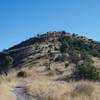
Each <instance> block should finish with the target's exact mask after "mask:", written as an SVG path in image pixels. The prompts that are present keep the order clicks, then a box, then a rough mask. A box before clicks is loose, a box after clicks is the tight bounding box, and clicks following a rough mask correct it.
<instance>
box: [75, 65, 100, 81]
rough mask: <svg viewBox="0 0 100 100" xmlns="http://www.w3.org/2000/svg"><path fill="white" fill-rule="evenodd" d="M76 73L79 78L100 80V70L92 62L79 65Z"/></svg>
mask: <svg viewBox="0 0 100 100" xmlns="http://www.w3.org/2000/svg"><path fill="white" fill-rule="evenodd" d="M74 75H75V78H78V79H90V80H100V71H99V70H98V69H97V68H96V67H94V66H93V65H91V64H90V63H85V64H82V65H78V66H77V67H76V69H75V71H74Z"/></svg>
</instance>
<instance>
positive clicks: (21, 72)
mask: <svg viewBox="0 0 100 100" xmlns="http://www.w3.org/2000/svg"><path fill="white" fill-rule="evenodd" d="M17 77H23V78H25V77H27V73H26V72H25V71H20V72H18V73H17Z"/></svg>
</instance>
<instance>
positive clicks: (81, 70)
mask: <svg viewBox="0 0 100 100" xmlns="http://www.w3.org/2000/svg"><path fill="white" fill-rule="evenodd" d="M4 73H5V74H6V75H5V74H4ZM0 74H1V75H0V90H2V91H0V93H1V94H0V98H1V99H2V100H100V43H99V42H97V41H94V40H92V39H88V38H87V37H84V36H79V35H78V34H75V33H73V34H70V33H67V32H65V31H62V32H47V33H45V34H42V35H39V34H38V35H37V36H35V37H32V38H30V39H28V40H26V41H23V42H21V43H19V44H17V45H15V46H13V47H11V48H9V49H7V50H4V51H3V52H1V53H0ZM11 90H13V91H11ZM5 95H6V96H5Z"/></svg>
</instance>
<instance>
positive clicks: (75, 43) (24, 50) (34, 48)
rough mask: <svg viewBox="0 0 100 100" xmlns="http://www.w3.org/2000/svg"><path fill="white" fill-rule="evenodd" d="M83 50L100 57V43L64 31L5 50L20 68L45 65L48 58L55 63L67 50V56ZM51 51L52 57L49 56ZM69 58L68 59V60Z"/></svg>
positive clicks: (44, 35) (42, 36)
mask: <svg viewBox="0 0 100 100" xmlns="http://www.w3.org/2000/svg"><path fill="white" fill-rule="evenodd" d="M62 45H65V46H66V47H63V48H62V49H64V50H66V49H67V50H66V51H64V50H63V51H61V46H62ZM83 50H84V51H86V52H87V53H89V54H90V55H92V56H96V57H99V56H100V43H99V42H97V41H93V40H92V39H88V38H86V37H84V36H78V35H77V34H74V33H73V34H70V33H67V32H64V31H62V32H47V33H45V34H42V35H37V36H35V37H33V38H30V39H28V40H26V41H23V42H21V43H20V44H17V45H15V46H13V47H11V48H9V49H8V50H6V51H5V52H6V53H8V54H9V55H11V56H12V57H13V58H14V64H13V67H18V68H20V67H25V66H33V65H34V64H37V65H38V64H39V65H43V64H45V63H46V62H48V60H51V62H52V63H53V62H55V59H56V58H57V57H59V56H60V55H62V53H63V52H66V55H67V56H69V55H70V56H72V55H71V54H72V52H74V53H75V52H78V53H79V54H80V53H81V52H82V51H83ZM69 51H70V52H69ZM50 53H51V57H49V54H50ZM70 53H71V54H70ZM67 58H68V57H67ZM67 58H66V61H68V59H67ZM42 60H43V61H42ZM66 61H65V62H66ZM72 63H73V62H72Z"/></svg>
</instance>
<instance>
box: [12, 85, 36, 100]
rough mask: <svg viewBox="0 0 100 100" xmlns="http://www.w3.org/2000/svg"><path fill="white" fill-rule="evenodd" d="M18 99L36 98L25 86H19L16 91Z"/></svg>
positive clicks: (28, 99) (29, 99)
mask: <svg viewBox="0 0 100 100" xmlns="http://www.w3.org/2000/svg"><path fill="white" fill-rule="evenodd" d="M14 93H15V95H16V99H17V100H36V99H34V98H33V97H32V96H31V95H29V94H28V93H27V88H26V87H25V86H17V87H16V88H15V91H14Z"/></svg>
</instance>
